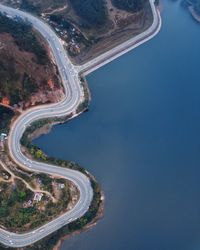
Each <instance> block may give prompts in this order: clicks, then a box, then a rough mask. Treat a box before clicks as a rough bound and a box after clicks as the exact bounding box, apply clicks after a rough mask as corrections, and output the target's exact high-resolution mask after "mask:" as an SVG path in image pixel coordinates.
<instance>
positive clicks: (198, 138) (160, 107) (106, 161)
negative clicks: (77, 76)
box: [36, 1, 200, 250]
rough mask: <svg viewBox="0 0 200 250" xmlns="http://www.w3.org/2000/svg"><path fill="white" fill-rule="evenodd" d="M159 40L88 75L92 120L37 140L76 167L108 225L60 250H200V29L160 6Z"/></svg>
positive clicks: (172, 5)
mask: <svg viewBox="0 0 200 250" xmlns="http://www.w3.org/2000/svg"><path fill="white" fill-rule="evenodd" d="M162 18H163V27H162V30H161V32H160V33H159V35H158V36H156V38H154V39H153V40H151V41H150V42H148V43H146V44H144V45H142V46H140V47H139V48H137V49H135V50H134V51H132V52H130V53H128V54H126V55H124V56H122V57H121V58H119V59H117V60H115V61H114V62H112V63H110V64H109V65H107V66H105V67H103V68H101V69H99V70H97V71H96V72H94V73H92V74H91V75H89V76H88V78H87V79H88V82H89V86H90V89H91V93H92V102H91V105H90V111H89V112H87V113H84V114H82V115H81V116H80V117H79V118H77V119H74V120H73V121H71V122H69V123H67V124H65V125H59V126H56V127H55V128H54V129H53V131H52V132H51V133H50V134H49V135H46V136H42V137H41V138H39V139H38V140H36V143H37V145H39V146H40V147H41V148H42V149H43V150H44V151H45V152H47V153H48V154H49V155H52V156H56V157H59V158H63V159H70V160H74V161H77V162H78V163H79V164H81V165H82V166H85V167H86V168H87V169H88V170H89V171H90V172H91V173H92V174H94V175H95V176H96V178H97V180H98V181H99V183H100V184H101V186H102V189H103V190H104V192H105V196H106V207H105V216H104V218H103V219H102V220H101V221H100V222H99V223H98V225H97V226H96V227H94V228H93V229H92V230H91V231H89V232H86V233H82V234H81V235H78V236H76V237H73V238H72V239H70V240H67V241H65V243H64V244H63V247H62V250H199V249H200V154H199V151H200V132H199V131H200V112H199V110H200V74H199V69H200V53H199V47H200V25H199V24H197V23H196V22H195V21H194V20H193V19H192V18H191V17H190V15H189V13H188V12H187V11H185V10H184V9H183V8H182V7H181V6H180V4H179V2H174V1H164V12H163V14H162Z"/></svg>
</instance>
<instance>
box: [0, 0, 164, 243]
mask: <svg viewBox="0 0 200 250" xmlns="http://www.w3.org/2000/svg"><path fill="white" fill-rule="evenodd" d="M150 3H151V7H152V11H153V12H154V13H153V14H154V18H153V24H152V26H151V27H150V29H148V30H146V31H144V32H142V33H141V34H140V35H139V36H136V37H134V38H133V39H130V40H128V41H127V42H125V43H123V44H121V45H120V46H117V47H116V48H114V50H113V51H112V54H110V53H111V51H108V52H106V53H104V54H102V55H101V56H99V57H98V58H96V59H95V60H92V61H91V62H89V64H88V63H86V65H84V66H78V67H77V66H74V65H73V67H74V72H76V73H77V75H76V79H75V80H73V81H74V84H75V86H76V87H75V90H76V91H77V92H78V91H79V93H76V94H77V95H78V94H79V96H78V98H77V99H75V100H74V104H73V106H72V104H71V106H70V107H68V106H67V104H68V103H69V102H70V100H71V99H69V96H68V95H69V93H70V91H69V87H71V88H72V86H73V82H72V79H71V78H70V79H69V80H68V81H69V82H66V80H65V77H64V74H63V72H61V70H60V75H61V77H62V80H63V81H62V82H63V86H64V88H65V90H66V91H65V93H67V95H66V97H65V99H64V100H62V101H61V102H59V103H56V104H54V105H42V106H37V107H34V108H31V109H29V110H27V111H26V112H24V113H23V114H22V115H20V116H19V118H18V119H16V121H15V122H14V123H13V126H12V128H11V134H10V135H9V143H8V144H9V151H10V155H11V157H12V159H13V160H14V161H15V162H16V163H17V164H19V166H21V167H22V168H26V169H28V170H31V171H38V170H37V168H36V167H34V168H31V169H30V168H29V167H27V166H24V164H23V162H22V160H21V158H20V157H21V155H20V157H18V155H17V153H16V152H15V151H14V149H15V147H16V145H17V146H18V145H19V143H20V138H21V137H22V135H23V133H24V131H25V126H26V125H30V124H31V123H32V122H34V121H37V120H39V119H40V116H41V117H43V116H44V115H43V114H42V111H41V110H43V113H44V114H45V115H46V117H47V118H49V119H50V118H53V117H55V116H56V117H63V114H65V115H67V114H68V115H69V114H72V116H71V117H70V119H72V118H74V117H76V116H78V115H79V114H80V113H82V112H83V110H81V111H80V112H77V113H76V110H77V108H78V107H79V105H80V104H82V103H83V102H84V101H86V99H85V95H84V93H83V89H82V87H81V84H80V82H81V81H80V76H81V75H83V77H85V76H86V75H88V74H89V73H91V72H93V71H94V70H96V69H98V68H100V67H102V66H103V65H105V64H107V63H109V62H111V61H113V60H114V59H116V58H118V57H120V56H121V55H123V54H125V53H127V52H129V51H131V50H132V49H134V48H136V47H138V46H139V45H141V44H143V43H145V42H146V41H148V40H150V39H152V38H153V37H154V36H155V35H156V34H157V33H158V32H159V30H160V28H161V17H160V14H159V12H158V10H157V8H156V7H155V6H154V3H153V1H151V0H150ZM1 6H2V5H0V7H1ZM12 11H13V10H12ZM15 11H16V10H15ZM19 13H21V15H22V16H23V15H24V16H25V17H26V16H27V14H26V13H25V14H23V12H20V11H19ZM24 16H23V17H24ZM28 17H30V15H28ZM154 26H155V27H154ZM38 29H39V28H38ZM47 32H48V31H47ZM43 35H44V34H43ZM49 44H50V42H49ZM51 45H52V44H51ZM50 47H51V49H52V52H54V53H53V54H54V56H55V59H57V60H58V58H56V50H55V48H53V47H52V46H50ZM68 60H69V59H67V58H66V62H68ZM57 62H58V61H57ZM57 65H59V64H58V63H57ZM70 65H71V66H72V64H71V63H70ZM68 73H69V72H68V71H67V74H68ZM68 76H69V75H68ZM70 80H71V82H70ZM70 84H71V85H72V86H70ZM82 84H84V86H85V87H87V88H88V86H86V81H84V83H82ZM73 87H74V86H73ZM88 89H89V88H88ZM75 90H71V94H73V91H75ZM74 95H75V93H74ZM75 96H76V95H75ZM72 97H73V96H72ZM72 97H70V98H72ZM89 98H91V97H89ZM68 99H69V100H68ZM59 105H60V107H59ZM49 108H51V109H52V108H54V109H55V114H54V113H53V114H51V116H50V113H48V112H49ZM62 108H65V109H64V111H65V112H64V111H63V110H62ZM69 110H70V113H69ZM39 111H41V112H39ZM45 111H46V113H45ZM58 111H59V112H58ZM37 112H38V113H40V114H37V115H36V113H37ZM34 113H35V116H34V115H33V118H32V119H30V118H29V120H28V122H24V121H25V118H26V117H28V116H31V114H34ZM20 122H21V123H22V124H25V125H24V127H23V128H21V127H20V125H21V124H20ZM18 126H19V128H21V131H19V134H18V136H16V134H17V133H15V132H16V131H17V130H18ZM13 138H14V139H13ZM12 146H13V148H12ZM26 160H27V162H28V159H26ZM41 165H42V164H41ZM35 166H36V163H35ZM39 169H40V168H39ZM56 169H58V167H56V166H51V168H50V171H49V170H48V171H46V173H49V172H50V173H51V171H52V172H53V171H54V170H56ZM66 171H68V172H69V170H66ZM42 172H45V171H42ZM77 174H78V173H77ZM64 178H65V177H64ZM75 185H77V184H76V182H75ZM77 186H78V185H77ZM78 218H81V216H80V217H78ZM55 221H56V220H53V221H52V223H53V222H55ZM52 223H51V224H52ZM92 225H94V224H92ZM92 225H90V223H89V224H88V226H89V228H90V227H92ZM46 226H47V225H46ZM43 227H44V226H43ZM89 228H88V229H89ZM56 230H58V229H56ZM56 230H54V231H53V232H55V231H56ZM82 230H83V231H84V228H83V229H81V230H79V232H81V231H82ZM86 230H87V225H86ZM4 233H5V232H4ZM6 233H8V234H9V232H6ZM50 233H51V232H50ZM50 233H48V234H47V235H50ZM72 235H73V233H71V234H69V235H67V236H66V237H70V236H72ZM22 236H23V235H22ZM18 237H19V236H18ZM39 237H40V236H39ZM44 237H45V236H43V237H40V238H39V239H38V240H40V239H43V238H44ZM60 241H61V243H62V241H63V240H62V238H61V239H60ZM60 241H59V242H60ZM33 243H34V242H32V244H33ZM61 243H60V244H61ZM6 245H8V246H10V244H6ZM60 246H61V245H60Z"/></svg>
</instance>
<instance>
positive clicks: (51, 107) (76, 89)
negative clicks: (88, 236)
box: [0, 0, 161, 248]
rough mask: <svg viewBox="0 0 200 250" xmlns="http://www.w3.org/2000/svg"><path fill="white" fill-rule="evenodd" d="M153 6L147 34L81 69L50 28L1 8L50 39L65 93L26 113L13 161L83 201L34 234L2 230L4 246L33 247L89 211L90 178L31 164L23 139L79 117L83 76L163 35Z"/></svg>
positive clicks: (15, 129)
mask: <svg viewBox="0 0 200 250" xmlns="http://www.w3.org/2000/svg"><path fill="white" fill-rule="evenodd" d="M150 4H151V8H152V13H153V23H152V25H151V26H150V27H149V28H148V29H147V30H146V31H144V32H143V33H141V34H139V35H138V36H135V37H134V38H132V39H130V40H128V41H127V42H124V43H123V44H121V45H119V46H117V47H115V48H113V49H112V50H110V51H108V52H106V53H104V54H102V55H100V56H98V57H97V58H95V59H93V60H91V61H89V62H87V63H86V64H84V65H80V66H75V65H73V64H72V63H71V61H70V59H69V57H68V55H67V53H66V51H65V49H64V47H63V45H62V41H61V40H60V39H59V37H58V36H57V35H56V34H55V32H54V31H53V30H52V29H51V27H50V26H48V25H47V24H46V23H44V22H43V21H42V20H40V19H39V18H37V17H35V16H32V15H31V14H28V13H26V12H23V11H20V10H18V9H13V8H10V7H7V6H4V5H1V4H0V12H2V13H6V14H7V15H9V16H10V17H16V16H18V17H21V18H22V19H24V20H25V21H27V22H29V23H31V24H32V25H33V27H34V28H35V29H36V30H38V31H39V32H40V33H41V34H42V36H43V37H44V38H45V39H46V41H47V42H48V44H49V47H50V48H51V50H52V53H53V55H54V58H55V62H56V64H57V66H58V70H59V73H60V76H61V78H62V83H63V86H64V89H65V98H64V99H63V100H62V101H60V102H59V103H55V104H48V105H43V106H39V107H34V108H31V109H29V110H27V111H25V112H24V113H22V114H21V115H20V116H19V117H18V119H17V120H16V121H15V122H14V124H13V125H12V128H11V130H10V134H9V137H8V147H9V151H10V154H11V157H12V158H13V160H14V161H15V162H16V163H17V164H18V165H20V166H22V167H24V168H28V169H31V171H35V172H42V173H47V174H55V175H58V176H62V177H63V178H66V179H69V180H71V181H72V182H73V183H74V184H75V185H76V186H77V188H78V189H79V192H80V198H79V201H78V202H77V204H76V205H75V207H74V208H73V209H72V210H70V211H68V212H66V213H65V214H63V215H62V216H60V217H58V218H56V219H54V220H53V221H51V222H49V223H47V224H45V225H44V226H42V227H40V228H38V229H36V230H34V231H31V232H28V233H23V234H16V233H12V232H8V231H5V230H3V229H0V242H1V243H2V244H3V245H5V246H9V247H16V248H17V247H24V246H28V245H30V244H33V243H35V242H36V241H38V240H40V239H42V238H44V237H45V236H47V235H49V234H51V233H53V232H55V231H56V230H58V229H60V228H61V227H63V226H64V225H66V224H68V223H70V222H71V221H74V220H76V219H77V218H80V217H82V216H83V215H84V214H85V213H86V211H87V210H88V208H89V206H90V204H91V201H92V198H93V190H92V187H91V183H90V180H89V178H88V177H87V176H86V175H84V174H82V173H80V172H79V171H74V170H70V169H66V168H61V167H58V166H53V165H50V164H45V163H41V162H36V161H31V160H30V159H28V158H27V157H26V156H25V155H23V153H22V152H21V147H20V139H21V137H22V135H23V133H24V131H25V129H26V127H27V126H29V125H30V124H31V123H32V122H34V121H36V120H39V119H44V118H49V117H64V116H66V115H68V114H71V113H73V114H74V115H75V112H76V109H77V107H78V105H79V104H80V103H81V102H82V101H83V100H84V92H83V88H82V86H81V84H80V78H79V75H80V74H83V75H86V74H89V73H90V72H91V71H94V70H96V69H97V68H99V67H101V66H102V65H104V64H106V63H109V62H110V61H112V60H114V59H115V58H117V57H119V56H121V55H122V54H124V53H126V52H128V51H130V50H132V49H133V48H135V47H137V46H139V45H140V44H142V43H144V42H146V41H147V40H149V39H151V38H153V37H154V36H155V35H156V34H157V33H158V32H159V30H160V28H161V18H160V14H159V12H158V11H157V9H156V8H155V6H154V1H153V0H150Z"/></svg>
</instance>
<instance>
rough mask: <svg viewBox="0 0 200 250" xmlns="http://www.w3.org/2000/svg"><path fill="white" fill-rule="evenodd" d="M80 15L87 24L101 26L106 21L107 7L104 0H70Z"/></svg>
mask: <svg viewBox="0 0 200 250" xmlns="http://www.w3.org/2000/svg"><path fill="white" fill-rule="evenodd" d="M69 1H70V3H71V5H72V7H73V8H74V10H75V12H76V13H77V15H78V16H80V17H81V18H83V19H84V20H85V21H86V22H87V24H91V25H92V26H93V25H95V26H99V25H102V24H104V23H105V21H106V19H107V17H106V8H105V1H104V0H84V1H83V0H69Z"/></svg>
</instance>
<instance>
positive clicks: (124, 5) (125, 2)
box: [112, 0, 147, 12]
mask: <svg viewBox="0 0 200 250" xmlns="http://www.w3.org/2000/svg"><path fill="white" fill-rule="evenodd" d="M146 1H147V0H112V3H113V5H114V6H115V7H117V8H118V9H122V10H127V11H132V12H137V11H140V10H141V9H142V8H143V6H144V4H145V3H146Z"/></svg>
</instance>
